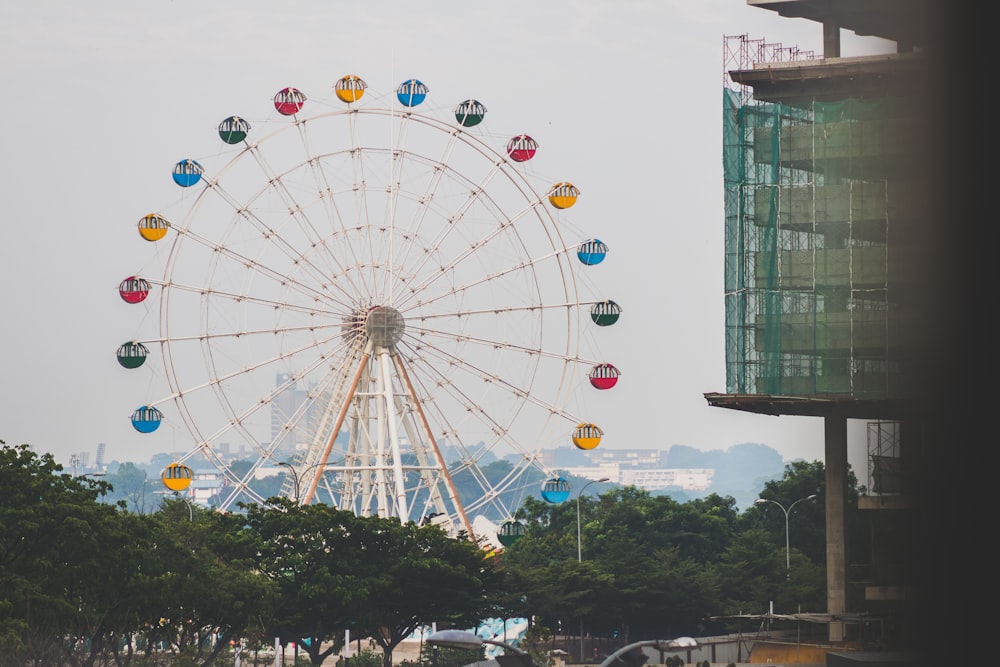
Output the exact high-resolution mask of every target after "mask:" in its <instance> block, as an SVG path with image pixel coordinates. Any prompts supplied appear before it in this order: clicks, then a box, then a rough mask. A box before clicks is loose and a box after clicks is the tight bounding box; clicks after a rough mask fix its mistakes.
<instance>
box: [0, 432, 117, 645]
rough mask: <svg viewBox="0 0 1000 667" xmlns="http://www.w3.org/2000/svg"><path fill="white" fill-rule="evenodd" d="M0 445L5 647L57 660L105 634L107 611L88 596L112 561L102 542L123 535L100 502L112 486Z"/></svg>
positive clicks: (0, 615)
mask: <svg viewBox="0 0 1000 667" xmlns="http://www.w3.org/2000/svg"><path fill="white" fill-rule="evenodd" d="M0 445H4V446H3V447H2V448H0V488H2V489H3V490H4V492H3V494H0V528H2V530H0V590H2V591H3V595H2V596H0V651H3V654H4V655H5V656H6V658H7V659H9V660H11V661H12V662H14V663H21V664H26V663H28V662H32V661H40V662H51V663H59V662H62V661H63V660H64V659H65V657H66V650H65V648H66V645H67V641H69V642H70V643H71V644H72V643H73V642H74V640H75V639H77V638H88V639H89V638H94V637H97V636H101V635H102V634H103V633H104V630H103V628H104V623H103V620H102V615H103V614H105V613H107V610H106V609H105V608H103V607H101V606H99V605H96V604H91V600H92V599H93V594H94V593H95V592H96V591H97V586H98V582H99V581H100V580H99V579H97V577H96V576H95V574H96V575H98V576H99V575H102V574H106V573H107V565H108V561H109V560H110V559H112V558H114V556H109V554H107V552H106V549H105V546H104V543H103V540H112V539H114V538H115V537H117V536H119V535H120V532H119V528H118V526H116V523H115V514H116V511H117V508H116V507H115V506H109V505H103V504H101V503H98V502H97V498H98V496H99V495H101V494H102V493H104V492H105V491H107V489H108V488H109V485H108V484H107V483H105V482H101V481H96V480H92V479H89V478H86V477H77V476H75V475H70V474H65V473H62V470H63V468H62V466H60V465H59V464H57V463H56V462H55V460H54V458H53V457H52V455H51V454H45V455H42V456H39V455H36V454H35V452H33V451H32V450H31V448H30V447H29V446H28V445H19V446H17V447H8V446H6V445H5V444H4V443H3V441H0ZM115 543H117V542H115Z"/></svg>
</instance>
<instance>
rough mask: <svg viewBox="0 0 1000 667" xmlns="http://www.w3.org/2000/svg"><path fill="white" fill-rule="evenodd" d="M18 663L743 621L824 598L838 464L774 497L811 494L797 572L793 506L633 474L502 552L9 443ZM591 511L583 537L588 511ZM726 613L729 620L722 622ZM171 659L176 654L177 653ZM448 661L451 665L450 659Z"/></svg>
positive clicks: (790, 473)
mask: <svg viewBox="0 0 1000 667" xmlns="http://www.w3.org/2000/svg"><path fill="white" fill-rule="evenodd" d="M0 445H3V447H2V448H0V488H2V489H3V494H2V495H0V656H3V657H2V658H0V664H4V665H6V664H10V665H27V664H39V665H42V664H52V665H81V666H84V665H106V664H107V665H110V664H115V665H151V664H178V665H180V664H183V665H209V664H229V663H231V662H232V659H233V651H234V648H235V647H237V646H239V647H240V648H241V649H242V652H243V655H244V656H248V655H250V654H251V653H252V651H253V650H254V649H257V648H267V647H273V646H274V642H275V639H276V638H277V639H278V640H279V641H280V643H281V644H287V643H296V642H297V644H298V650H299V652H301V653H302V654H304V655H308V657H309V660H310V661H311V662H312V663H313V664H316V665H318V664H321V663H322V662H323V660H324V659H325V658H327V657H329V656H331V655H337V654H340V653H342V651H343V649H344V646H343V643H344V638H345V631H349V635H350V638H351V640H354V639H359V640H361V639H363V640H366V641H371V642H374V643H375V644H376V645H377V646H379V647H380V649H381V652H382V654H383V658H384V661H385V664H386V666H387V667H388V666H389V665H391V664H392V652H393V649H394V648H395V647H396V646H397V645H398V644H399V643H400V642H401V641H402V640H403V639H405V638H407V637H409V636H410V635H412V634H413V633H414V632H415V631H417V630H418V629H419V628H422V627H426V626H430V625H431V624H436V626H437V628H438V629H442V628H446V627H457V628H473V627H476V626H477V625H478V624H479V623H480V622H481V621H483V620H485V619H488V618H529V619H531V620H532V622H533V624H534V627H533V629H532V633H531V636H532V637H534V638H535V640H536V641H538V642H545V641H547V640H548V639H549V638H550V637H551V635H552V633H557V632H558V633H560V634H574V633H575V631H576V628H577V624H579V623H581V621H582V620H583V622H585V623H586V628H587V633H588V634H593V635H594V636H604V637H615V638H616V640H617V641H619V642H620V643H626V642H629V641H637V640H640V639H647V638H658V637H670V636H677V635H681V634H703V633H706V632H709V631H716V630H718V631H727V627H726V625H725V624H723V623H713V622H712V621H710V620H707V619H709V618H710V617H712V616H718V615H725V614H735V613H749V612H763V611H766V610H767V608H768V605H769V604H770V603H771V602H772V601H773V603H774V605H775V610H776V611H789V612H791V611H797V610H799V609H802V610H810V611H822V610H823V609H824V607H825V575H824V568H823V562H822V558H823V554H824V548H823V543H824V533H823V509H822V499H823V495H822V480H823V471H822V464H821V463H812V464H805V463H796V464H792V465H790V466H789V467H788V468H787V469H786V473H785V476H784V478H783V479H782V480H777V481H775V482H772V483H769V486H768V487H767V488H766V489H765V492H764V495H765V496H766V497H769V498H773V499H775V500H776V501H778V502H782V503H785V505H786V506H787V505H788V503H790V502H792V501H793V500H795V499H796V498H798V497H801V496H805V495H810V494H813V493H818V497H817V499H816V500H815V501H813V502H806V503H801V504H799V505H798V506H797V507H796V508H795V514H794V524H793V525H794V527H793V529H792V530H793V532H792V535H793V536H794V538H793V539H794V542H793V547H794V548H793V549H792V550H791V551H790V554H791V558H790V561H789V563H790V567H789V568H788V569H787V570H786V550H785V537H784V523H785V518H784V516H780V515H781V514H782V513H781V512H780V511H779V510H778V508H776V507H773V508H771V509H773V510H774V511H771V512H768V511H767V508H766V507H760V506H758V507H752V508H750V509H749V510H747V511H746V512H743V513H738V512H737V511H736V509H735V504H734V501H733V500H732V498H723V497H719V496H709V497H707V498H703V499H698V500H693V501H689V502H686V503H683V504H681V503H677V502H675V501H673V500H671V499H670V498H669V497H668V496H657V497H652V496H650V495H649V494H648V493H646V492H643V491H640V490H637V489H635V488H634V487H625V488H618V489H613V490H611V491H609V492H607V493H604V494H602V495H601V496H599V497H589V496H588V497H583V498H581V499H580V500H579V501H578V502H579V504H578V502H577V501H574V500H571V501H567V502H564V503H561V504H558V505H549V504H547V503H544V502H542V501H538V500H535V499H529V500H528V501H526V503H525V504H524V505H523V506H522V508H521V509H520V510H519V513H518V517H517V518H518V520H520V521H521V522H522V523H523V524H524V525H525V526H526V528H527V531H526V534H525V536H524V537H522V538H521V539H520V540H518V541H517V542H516V543H514V544H513V545H511V546H509V547H508V548H507V549H505V550H504V551H503V552H502V553H499V554H493V553H491V551H490V550H488V549H483V548H482V547H481V546H480V545H477V544H474V543H473V542H471V541H469V540H455V539H451V538H449V537H448V536H447V535H445V533H444V532H442V531H441V530H440V529H439V528H437V527H435V526H431V525H428V526H418V525H416V524H413V523H406V524H403V523H401V522H400V521H398V520H396V519H381V518H375V517H366V518H360V517H355V516H354V515H353V514H352V513H350V512H344V511H340V510H336V509H334V508H332V507H330V506H327V505H318V504H316V505H309V506H299V505H296V504H294V503H292V502H290V501H287V500H284V499H280V498H272V499H271V505H270V506H268V507H263V506H257V505H251V506H243V507H242V508H241V511H240V512H233V513H221V512H217V511H214V510H211V509H206V508H204V507H201V506H197V505H193V504H189V503H188V502H186V501H185V500H183V499H171V498H164V499H163V502H162V506H161V508H160V509H159V511H157V512H154V513H149V514H144V513H138V512H135V511H131V510H130V509H129V503H128V502H127V501H125V500H120V501H118V502H115V503H108V502H104V501H103V500H102V499H103V498H104V497H105V496H106V495H107V494H108V493H109V492H110V490H111V489H110V487H111V485H110V484H109V483H108V482H107V481H104V480H103V479H99V478H90V477H86V476H75V475H71V474H67V473H65V472H63V469H62V467H61V466H60V465H58V464H57V463H55V461H54V459H53V457H52V456H51V455H48V454H44V455H38V454H36V453H35V452H33V451H32V450H31V448H30V447H28V446H27V445H20V446H17V447H9V446H6V445H4V444H3V442H2V441H0ZM578 507H579V512H580V514H579V519H580V520H579V527H580V533H579V539H578V533H577V526H578V522H577V508H578ZM713 626H715V627H713ZM165 660H172V661H173V662H165ZM438 667H446V666H445V665H443V664H441V662H438Z"/></svg>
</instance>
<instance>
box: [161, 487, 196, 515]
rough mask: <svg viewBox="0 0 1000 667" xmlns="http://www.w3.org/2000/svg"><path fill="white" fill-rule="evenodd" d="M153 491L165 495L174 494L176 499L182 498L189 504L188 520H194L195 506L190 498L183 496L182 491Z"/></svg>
mask: <svg viewBox="0 0 1000 667" xmlns="http://www.w3.org/2000/svg"><path fill="white" fill-rule="evenodd" d="M153 493H155V494H156V495H158V496H163V497H166V496H173V497H174V500H180V501H181V502H183V503H184V504H185V505H187V508H188V520H189V521H194V508H193V507H192V505H191V501H190V500H188V499H187V498H182V497H181V494H180V491H154V492H153Z"/></svg>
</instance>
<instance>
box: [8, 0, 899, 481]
mask: <svg viewBox="0 0 1000 667" xmlns="http://www.w3.org/2000/svg"><path fill="white" fill-rule="evenodd" d="M740 34H746V35H747V36H748V37H749V38H751V39H760V38H763V39H766V40H767V41H768V42H777V43H781V44H783V45H784V46H798V47H799V48H801V49H803V50H813V51H815V52H816V53H817V54H819V53H821V52H822V41H821V40H822V30H821V27H820V26H819V25H816V24H812V23H810V22H807V21H804V20H801V19H782V18H780V17H779V16H777V15H776V14H774V13H772V12H769V11H765V10H761V9H753V8H750V7H747V6H746V5H745V3H744V2H743V1H742V0H688V1H684V2H681V1H673V0H661V1H657V2H649V1H639V0H623V1H615V2H611V1H606V2H598V1H596V0H590V1H588V0H582V1H578V2H569V1H565V0H553V1H541V2H539V1H538V0H529V1H521V0H514V1H508V2H504V3H485V2H469V1H468V0H463V1H461V2H459V1H454V0H434V1H433V2H423V3H420V2H412V1H411V2H403V1H396V0H385V1H380V0H372V1H370V2H331V1H330V0H326V1H323V2H319V1H313V0H299V1H297V2H291V3H287V2H286V3H278V2H261V1H256V0H250V1H246V0H242V1H240V2H235V1H231V0H213V1H212V2H203V1H200V2H195V1H194V0H173V1H161V0H147V1H145V2H141V3H138V2H111V1H109V0H93V1H91V2H86V3H78V2H68V1H55V2H53V1H44V2H21V3H15V2H4V3H2V4H0V56H2V57H0V88H2V90H3V91H4V96H5V99H6V100H7V102H6V103H5V104H4V105H3V108H2V111H0V118H2V122H0V146H2V154H3V157H4V159H3V163H2V165H0V170H2V179H0V182H2V184H3V202H2V206H3V211H4V221H3V225H2V227H0V290H2V291H0V305H2V311H0V312H2V313H3V317H4V326H3V333H2V339H0V340H2V344H0V377H2V381H3V401H2V402H0V440H3V441H5V442H6V444H8V445H16V444H22V443H27V444H30V445H32V446H33V447H34V448H35V449H36V450H37V451H47V452H52V453H53V454H55V456H56V458H57V460H59V461H60V462H62V463H64V464H66V463H67V462H68V459H69V456H70V455H71V454H73V453H77V452H91V456H92V457H93V453H94V452H95V451H96V449H97V446H98V443H105V444H106V450H107V451H106V459H108V460H115V459H116V460H120V461H137V462H139V461H148V460H149V457H150V456H151V455H152V454H154V453H156V448H151V447H150V446H149V445H148V444H145V443H144V442H143V438H142V436H141V435H140V434H138V433H136V432H135V431H134V430H133V429H132V427H131V425H130V423H129V416H130V414H131V411H132V410H133V409H134V407H136V405H137V404H138V401H137V399H136V398H135V397H134V396H133V395H131V394H130V392H131V391H133V388H134V387H133V386H132V385H131V384H130V383H125V382H123V381H122V373H121V371H122V369H121V368H120V367H119V366H118V364H117V362H116V361H115V350H116V349H117V347H118V345H119V344H120V343H121V342H122V340H125V339H127V338H128V337H129V336H130V335H131V332H132V331H133V330H134V328H135V323H134V322H132V321H130V318H132V317H133V315H134V314H133V313H131V312H129V311H128V309H127V307H123V305H124V304H123V303H122V301H121V300H120V299H119V297H118V294H117V288H118V284H119V282H120V281H121V280H122V279H123V278H124V277H126V276H127V275H130V274H131V273H134V272H135V271H134V268H135V266H136V261H137V260H136V259H135V258H134V257H133V256H132V253H135V252H136V245H135V223H136V222H137V220H138V219H139V217H141V216H142V215H144V214H146V213H148V212H150V211H153V210H157V209H158V208H159V206H160V205H162V204H164V203H166V200H167V199H168V198H171V197H174V196H175V195H174V194H173V192H172V191H171V188H173V185H172V184H169V183H165V181H164V174H169V170H170V169H171V168H172V166H173V164H174V163H175V162H177V161H178V160H179V159H180V158H182V157H185V156H186V154H187V153H189V152H195V153H196V152H197V151H198V150H199V147H201V146H205V145H208V144H210V142H213V141H216V139H215V138H214V137H213V133H214V128H215V127H216V126H217V124H218V123H219V121H220V120H221V119H222V118H224V117H226V116H228V115H231V114H234V113H235V114H245V113H246V112H243V111H242V110H244V109H260V108H262V107H264V106H266V105H268V104H270V100H271V98H272V97H273V96H274V94H275V93H276V92H277V91H278V90H280V89H281V88H284V87H286V86H294V87H297V88H299V89H301V90H303V91H314V90H322V91H329V90H330V87H331V86H332V85H333V83H334V82H335V81H336V80H337V79H339V78H340V77H341V76H343V75H345V74H357V75H359V76H361V77H362V78H363V79H364V80H365V81H366V82H367V83H368V86H369V88H370V89H373V90H375V89H377V90H381V91H391V90H394V89H395V87H396V86H397V85H398V83H399V82H401V81H403V80H404V79H407V78H411V77H416V78H420V79H421V80H422V81H424V82H425V83H427V84H428V86H429V87H430V88H431V97H432V98H433V99H435V100H438V101H439V103H440V104H441V105H442V107H450V106H452V105H453V104H454V103H456V102H457V101H460V100H461V99H465V98H467V97H470V96H471V97H476V98H478V99H480V100H481V101H483V102H484V103H486V105H487V107H488V109H489V111H490V114H491V116H490V122H492V123H494V124H495V127H497V128H503V127H506V128H508V129H509V130H510V133H511V135H513V134H517V133H520V132H528V133H529V134H532V136H534V137H535V138H536V139H537V140H538V141H539V143H540V144H541V145H542V146H543V147H544V149H545V151H546V155H547V159H548V160H549V161H548V162H547V163H546V168H547V169H551V171H552V176H553V177H555V178H557V180H570V181H572V182H574V184H576V185H578V186H579V187H580V188H581V190H582V192H583V195H582V197H581V204H580V205H579V212H578V213H577V215H579V216H585V217H586V224H582V225H581V226H583V227H586V228H589V229H593V230H594V231H595V236H597V237H599V238H601V239H602V240H604V241H605V242H606V243H608V245H609V246H610V247H611V254H610V255H609V258H608V260H607V262H606V265H605V266H604V268H603V269H602V270H603V271H604V274H603V277H604V279H606V280H607V283H606V289H607V293H608V295H609V297H610V298H613V299H614V300H615V301H617V302H618V303H619V304H620V305H622V307H623V309H624V314H623V318H622V320H621V322H620V323H619V325H618V326H617V327H616V333H615V336H616V338H615V339H614V341H613V342H614V345H613V346H612V349H602V352H603V353H604V355H605V357H606V358H607V360H608V361H610V362H612V363H614V364H615V365H616V366H618V368H619V369H620V370H621V371H622V378H621V381H620V383H619V386H618V387H616V388H615V390H614V392H615V395H614V398H613V399H612V400H613V401H615V403H614V405H615V406H616V410H615V411H614V416H613V417H612V418H609V419H608V421H607V423H604V424H601V426H602V428H604V430H605V433H606V437H605V439H604V441H603V443H602V445H601V446H602V447H607V448H640V447H641V448H647V447H657V448H668V447H670V446H671V445H675V444H682V445H689V446H692V447H696V448H699V449H705V450H710V449H725V448H727V447H729V446H731V445H734V444H739V443H745V442H752V443H761V444H765V445H768V446H770V447H773V448H775V449H776V450H778V451H779V452H780V453H781V455H782V456H783V457H784V458H785V459H787V460H791V459H796V458H805V459H807V460H814V459H822V456H823V441H822V434H823V424H822V420H821V419H812V418H795V417H768V416H760V415H751V414H744V413H740V412H734V411H729V410H723V409H719V408H710V407H709V406H708V405H707V403H706V401H705V399H704V397H703V394H704V393H705V392H723V391H725V371H724V353H725V350H724V344H723V336H724V326H723V325H724V307H723V269H722V266H723V249H724V245H723V225H724V218H723V189H722V129H721V104H720V101H721V97H722V87H723V81H724V71H723V70H724V67H723V44H724V38H725V36H727V35H740ZM886 48H887V45H886V44H885V43H882V42H880V40H862V39H857V38H854V37H853V36H852V35H850V34H845V35H844V36H843V55H861V54H862V53H870V52H879V51H880V50H881V51H884V50H886ZM212 145H214V144H212ZM556 156H558V157H556ZM556 165H558V169H557V168H556ZM583 202H585V208H584V206H583ZM139 400H141V399H139ZM863 432H864V426H863V424H852V427H851V433H852V439H853V442H852V445H851V452H852V453H851V463H852V465H854V466H855V469H856V471H857V472H858V473H859V477H862V481H864V479H863V478H864V474H863V471H864V460H863V458H859V455H860V456H863V453H864V443H863V441H860V439H859V438H858V437H856V436H858V434H861V435H863ZM187 448H188V443H185V442H178V443H177V449H178V450H185V449H187Z"/></svg>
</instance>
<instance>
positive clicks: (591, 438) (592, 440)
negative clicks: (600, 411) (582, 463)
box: [573, 423, 604, 449]
mask: <svg viewBox="0 0 1000 667" xmlns="http://www.w3.org/2000/svg"><path fill="white" fill-rule="evenodd" d="M603 435H604V431H602V430H601V428H600V427H599V426H597V425H596V424H585V423H584V424H577V425H576V430H575V431H573V444H574V445H576V448H577V449H593V448H594V447H597V446H598V445H599V444H601V436H603Z"/></svg>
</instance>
